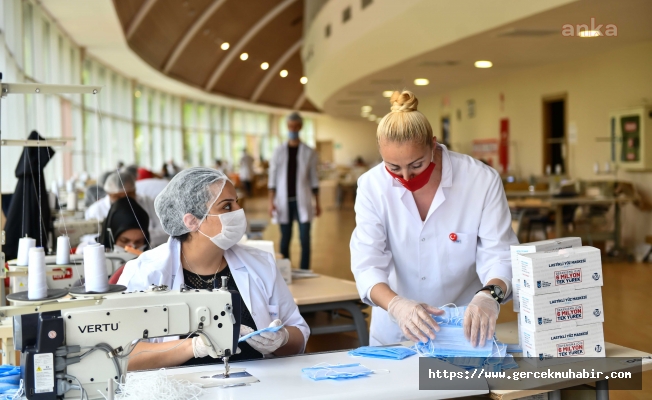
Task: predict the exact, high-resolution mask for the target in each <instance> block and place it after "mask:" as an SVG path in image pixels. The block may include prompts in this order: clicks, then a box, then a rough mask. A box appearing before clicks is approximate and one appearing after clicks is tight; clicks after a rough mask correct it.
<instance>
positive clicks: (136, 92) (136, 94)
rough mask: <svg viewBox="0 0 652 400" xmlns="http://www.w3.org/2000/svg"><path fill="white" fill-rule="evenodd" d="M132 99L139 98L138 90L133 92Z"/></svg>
mask: <svg viewBox="0 0 652 400" xmlns="http://www.w3.org/2000/svg"><path fill="white" fill-rule="evenodd" d="M134 97H136V98H138V97H140V90H136V91H135V92H134Z"/></svg>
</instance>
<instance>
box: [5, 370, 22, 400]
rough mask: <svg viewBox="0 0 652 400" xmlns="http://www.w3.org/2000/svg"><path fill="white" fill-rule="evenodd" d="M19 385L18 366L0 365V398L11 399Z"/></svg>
mask: <svg viewBox="0 0 652 400" xmlns="http://www.w3.org/2000/svg"><path fill="white" fill-rule="evenodd" d="M19 387H20V367H14V366H13V365H0V399H11V398H13V397H14V395H15V394H16V392H18V389H19Z"/></svg>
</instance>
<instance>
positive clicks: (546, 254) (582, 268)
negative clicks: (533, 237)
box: [511, 238, 604, 366]
mask: <svg viewBox="0 0 652 400" xmlns="http://www.w3.org/2000/svg"><path fill="white" fill-rule="evenodd" d="M511 250H512V273H513V281H512V286H513V288H514V289H513V290H514V308H515V311H518V312H519V314H518V320H519V343H520V345H521V346H522V349H523V356H524V357H527V358H526V360H527V361H529V362H531V363H533V364H535V365H537V366H542V365H554V364H562V363H566V362H572V361H574V359H573V358H572V357H604V335H603V330H602V323H603V322H604V310H603V306H602V289H601V287H602V284H603V280H602V262H601V259H600V250H599V249H596V248H594V247H586V246H585V247H582V243H581V239H580V238H561V239H556V240H545V241H541V242H534V243H527V244H522V245H515V246H512V249H511Z"/></svg>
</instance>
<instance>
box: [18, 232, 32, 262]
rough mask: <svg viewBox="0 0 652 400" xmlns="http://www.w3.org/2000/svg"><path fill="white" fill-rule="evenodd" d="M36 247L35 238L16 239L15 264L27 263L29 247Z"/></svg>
mask: <svg viewBox="0 0 652 400" xmlns="http://www.w3.org/2000/svg"><path fill="white" fill-rule="evenodd" d="M33 247H36V239H32V238H29V237H24V238H20V239H19V240H18V262H17V263H16V265H22V266H26V265H29V249H31V248H33Z"/></svg>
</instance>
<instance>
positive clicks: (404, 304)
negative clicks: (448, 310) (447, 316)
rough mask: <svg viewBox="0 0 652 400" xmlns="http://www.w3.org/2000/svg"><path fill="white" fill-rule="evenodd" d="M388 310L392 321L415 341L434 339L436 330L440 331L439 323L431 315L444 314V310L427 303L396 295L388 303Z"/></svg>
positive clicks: (406, 335)
mask: <svg viewBox="0 0 652 400" xmlns="http://www.w3.org/2000/svg"><path fill="white" fill-rule="evenodd" d="M387 312H388V313H389V316H390V318H391V319H392V321H394V322H396V323H397V324H398V326H399V328H401V331H403V334H404V335H405V337H407V338H408V339H410V340H411V341H413V342H423V343H425V342H427V341H428V339H434V338H435V334H434V333H433V331H434V332H439V325H438V324H437V323H436V322H435V320H434V319H433V318H432V317H431V316H430V315H431V314H432V315H442V314H444V313H445V311H444V310H440V309H439V308H437V307H433V306H430V305H428V304H425V303H417V302H416V301H414V300H409V299H404V298H403V297H400V296H396V297H394V298H393V299H392V301H390V302H389V304H388V305H387Z"/></svg>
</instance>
